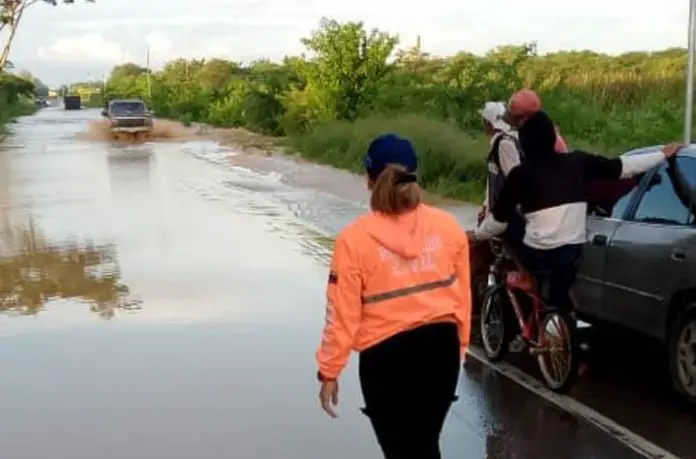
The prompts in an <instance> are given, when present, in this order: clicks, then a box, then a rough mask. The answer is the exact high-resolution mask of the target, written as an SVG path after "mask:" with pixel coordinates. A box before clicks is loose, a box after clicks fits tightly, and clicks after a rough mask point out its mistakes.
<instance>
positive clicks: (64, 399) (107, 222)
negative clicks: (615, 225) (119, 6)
mask: <svg viewBox="0 0 696 459" xmlns="http://www.w3.org/2000/svg"><path fill="white" fill-rule="evenodd" d="M96 118H98V111H91V110H84V111H78V112H69V111H67V112H66V111H63V110H61V109H55V108H48V109H45V110H43V111H41V112H40V113H39V114H38V115H36V116H33V117H29V118H24V119H22V120H20V122H19V123H18V124H16V125H15V126H14V130H15V134H14V135H13V136H12V137H10V138H8V139H7V140H6V141H5V142H4V144H3V146H2V148H1V149H0V225H2V226H1V227H0V248H2V251H1V252H0V309H2V310H3V314H2V315H0V361H1V362H3V363H4V367H5V368H6V371H4V372H3V376H2V378H0V407H2V416H0V457H3V458H5V457H6V458H21V459H34V458H36V459H38V458H42V459H43V458H45V457H49V456H50V457H56V458H71V459H82V458H85V459H86V458H90V459H91V458H94V457H99V458H103V459H110V458H124V457H125V458H129V459H140V458H143V459H145V458H148V459H152V458H167V459H179V458H181V459H183V458H191V457H196V458H200V459H208V458H210V459H213V458H221V457H234V458H238V459H245V458H249V459H252V458H254V459H256V458H274V457H279V458H280V457H283V458H288V459H292V458H298V459H299V458H303V459H304V458H308V459H311V458H324V457H336V458H358V457H359V458H378V457H380V454H379V449H378V447H377V445H376V443H375V441H374V439H373V438H372V435H371V432H370V429H369V425H368V422H367V420H366V419H365V418H364V417H363V416H362V415H361V414H360V412H359V407H360V406H361V400H360V393H359V388H358V386H357V377H356V374H355V366H354V365H353V363H351V365H350V366H349V368H348V369H347V370H346V372H345V374H344V376H343V378H342V381H341V382H342V385H341V403H340V406H339V414H340V417H339V419H337V420H333V421H332V420H329V419H328V418H326V417H325V416H324V415H323V413H322V412H321V410H320V409H319V407H318V404H317V400H316V390H317V385H316V381H315V378H314V375H315V366H314V350H315V348H316V345H317V343H318V339H319V332H320V329H321V326H322V323H323V312H324V287H325V285H324V284H325V279H326V264H327V261H328V256H329V247H330V239H329V238H328V237H327V236H330V235H331V234H335V232H336V231H338V229H340V227H341V226H342V225H343V224H345V223H346V222H347V221H349V220H350V219H351V218H352V217H354V216H355V215H356V214H357V213H359V212H360V211H362V210H363V209H364V205H363V204H362V203H364V202H365V200H364V198H365V190H364V186H363V184H362V182H361V180H360V179H359V178H356V177H353V176H350V175H349V174H345V173H342V172H338V171H333V170H330V169H327V168H323V167H320V166H313V165H308V164H302V163H298V162H294V161H288V160H286V159H278V158H272V157H271V158H267V157H261V156H249V155H244V154H238V152H235V151H234V150H231V149H227V148H223V147H220V146H218V145H217V144H216V143H214V142H210V141H205V140H200V141H186V142H183V141H175V140H171V141H166V142H152V143H146V144H142V145H130V146H127V145H126V146H124V145H117V144H113V143H110V142H107V141H99V140H90V141H88V140H79V139H78V138H77V137H76V133H77V132H79V131H81V130H83V129H85V125H86V123H87V122H88V121H89V120H91V119H96ZM472 209H473V207H472V208H469V207H456V208H454V207H453V208H452V210H454V211H455V212H457V214H458V215H459V216H460V217H461V219H462V222H463V223H464V224H466V223H467V222H471V221H473V218H474V217H473V213H472V212H471V210H472ZM612 348H613V347H612ZM649 349H651V348H649ZM599 355H601V357H602V358H597V359H596V363H595V365H594V366H593V367H592V368H591V371H590V373H589V376H587V377H586V378H585V379H584V380H583V381H582V382H581V383H580V385H579V386H578V388H577V389H576V391H575V392H577V394H578V395H577V398H578V399H580V400H581V401H583V403H586V404H587V405H589V406H591V407H592V408H594V409H595V410H597V411H599V412H602V413H603V414H605V415H607V416H610V417H612V419H615V420H617V422H620V423H622V424H624V425H626V426H627V427H629V428H631V429H635V430H640V432H639V433H640V435H643V436H645V437H646V438H648V439H650V440H652V441H655V442H658V443H660V445H661V446H663V447H666V448H667V449H670V450H672V451H673V452H675V453H677V454H680V455H681V456H682V457H685V458H690V457H695V456H694V455H693V454H694V453H693V448H692V447H691V448H690V447H689V445H693V441H692V439H691V438H690V435H692V434H691V433H692V432H694V430H693V428H694V418H693V417H692V416H690V415H689V414H686V413H682V412H680V411H679V410H678V408H677V406H676V405H675V403H674V402H673V401H672V400H671V399H669V397H665V396H663V395H662V394H663V393H664V391H663V389H661V386H660V384H659V383H655V384H654V385H651V384H648V383H646V381H647V379H649V378H646V377H645V373H635V371H633V370H631V371H632V372H628V370H629V369H630V368H629V367H630V365H623V364H622V365H623V366H622V365H619V366H621V367H622V368H626V371H625V372H624V373H626V374H627V375H629V376H627V377H624V376H625V375H624V376H621V371H618V372H617V371H614V372H613V373H612V371H608V369H615V368H616V367H617V361H616V360H614V359H612V358H610V357H609V356H610V355H611V354H610V353H604V352H603V353H601V354H599ZM621 355H624V356H625V354H621ZM623 360H630V359H626V358H624V359H623ZM658 360H659V359H658ZM520 365H521V366H523V367H524V365H525V362H521V363H520ZM656 365H657V366H659V363H657V364H656ZM643 367H646V365H643ZM530 371H531V370H530ZM645 371H647V370H645ZM653 373H654V374H658V372H657V370H655V371H654V372H653ZM653 373H650V372H649V371H648V374H653ZM633 374H639V375H640V377H632V376H630V375H633ZM658 379H659V378H658ZM575 392H574V394H575ZM636 402H641V403H636ZM646 417H649V418H651V419H652V422H649V423H648V422H641V421H640V419H643V420H644V419H645V418H646ZM657 420H659V422H657ZM632 424H633V425H634V426H632ZM648 424H652V427H650V426H649V425H648ZM442 449H443V455H444V457H445V458H452V459H454V458H467V459H468V458H472V459H474V458H550V459H552V458H583V459H589V458H597V459H604V458H606V459H632V458H638V457H641V455H639V454H638V453H636V452H634V451H633V450H632V449H630V448H629V447H628V446H626V445H624V444H623V443H621V442H620V441H619V440H617V439H615V438H614V437H613V436H611V435H609V434H607V433H605V432H604V431H602V430H600V429H598V428H597V427H595V426H594V425H592V424H591V423H590V422H588V421H587V420H585V419H583V418H581V417H577V416H572V415H569V414H568V413H566V412H565V411H563V410H561V409H560V408H558V407H556V406H555V405H551V404H550V403H549V402H547V401H545V400H544V399H542V398H540V397H538V396H537V395H535V394H533V393H531V392H529V391H527V390H526V389H524V388H523V387H522V386H519V385H518V384H516V383H515V382H513V381H511V380H510V379H508V378H505V377H502V376H500V375H499V374H498V373H497V372H496V371H494V370H492V369H490V368H489V367H487V366H485V365H482V364H480V363H478V362H477V361H475V360H472V359H470V360H469V362H468V363H467V367H466V370H465V371H464V372H462V376H461V382H460V387H459V400H458V402H457V403H456V404H455V405H454V407H453V409H452V411H451V413H450V416H449V418H448V420H447V424H446V427H445V431H444V432H443V437H442Z"/></svg>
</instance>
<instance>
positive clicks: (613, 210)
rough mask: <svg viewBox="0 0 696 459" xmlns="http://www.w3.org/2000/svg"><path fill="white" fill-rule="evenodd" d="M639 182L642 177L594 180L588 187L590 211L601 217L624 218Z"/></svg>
mask: <svg viewBox="0 0 696 459" xmlns="http://www.w3.org/2000/svg"><path fill="white" fill-rule="evenodd" d="M639 183H640V177H638V178H632V179H622V180H596V181H593V182H592V183H590V185H589V189H588V211H589V212H590V214H592V215H597V216H600V217H611V218H623V216H624V213H625V211H626V208H627V207H628V204H629V203H630V202H631V199H632V198H633V196H634V195H635V193H636V189H637V188H638V184H639Z"/></svg>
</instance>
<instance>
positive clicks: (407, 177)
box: [394, 172, 418, 184]
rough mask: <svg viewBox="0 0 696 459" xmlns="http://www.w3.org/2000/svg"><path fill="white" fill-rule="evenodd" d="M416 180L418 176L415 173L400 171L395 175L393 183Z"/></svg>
mask: <svg viewBox="0 0 696 459" xmlns="http://www.w3.org/2000/svg"><path fill="white" fill-rule="evenodd" d="M417 181H418V176H417V175H416V174H412V173H410V172H401V173H400V174H399V175H398V176H397V177H396V180H395V181H394V183H396V184H401V183H413V182H417Z"/></svg>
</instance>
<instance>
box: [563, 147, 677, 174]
mask: <svg viewBox="0 0 696 459" xmlns="http://www.w3.org/2000/svg"><path fill="white" fill-rule="evenodd" d="M681 148H682V145H681V144H679V143H670V144H667V145H665V146H664V147H663V148H662V150H660V151H656V152H652V153H644V154H639V155H622V156H619V157H618V158H606V157H604V156H599V155H593V154H590V153H585V152H581V151H578V152H575V153H572V154H573V155H575V156H576V157H577V158H578V159H579V160H580V161H581V162H582V165H583V170H584V171H585V176H586V177H587V179H588V180H618V179H625V178H630V177H634V176H636V175H638V174H642V173H643V172H646V171H648V170H650V169H652V168H653V167H656V166H659V165H660V164H662V163H663V162H664V161H665V160H666V159H668V158H671V157H673V156H674V155H676V154H677V152H678V151H679V150H680V149H681Z"/></svg>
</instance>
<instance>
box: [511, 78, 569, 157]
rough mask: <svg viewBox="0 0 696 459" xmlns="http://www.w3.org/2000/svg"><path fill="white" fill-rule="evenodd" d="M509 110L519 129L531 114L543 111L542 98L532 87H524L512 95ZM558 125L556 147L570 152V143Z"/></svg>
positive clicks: (558, 149) (557, 149)
mask: <svg viewBox="0 0 696 459" xmlns="http://www.w3.org/2000/svg"><path fill="white" fill-rule="evenodd" d="M508 111H509V114H510V118H511V121H512V123H513V124H514V125H515V126H516V127H517V128H518V129H519V128H521V127H522V125H523V124H524V123H525V122H526V121H527V120H528V119H529V117H530V116H532V115H534V114H535V113H537V112H540V111H541V99H540V98H539V95H538V94H537V93H536V92H534V91H532V90H531V89H522V90H520V91H517V92H516V93H514V94H513V95H512V97H510V101H509V102H508ZM555 127H556V144H555V149H556V152H558V153H568V144H567V143H566V141H565V139H564V138H563V137H562V136H561V132H560V131H559V129H558V126H555Z"/></svg>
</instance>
